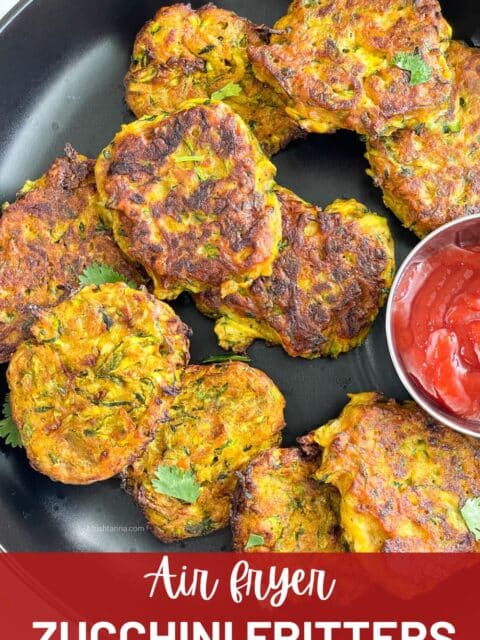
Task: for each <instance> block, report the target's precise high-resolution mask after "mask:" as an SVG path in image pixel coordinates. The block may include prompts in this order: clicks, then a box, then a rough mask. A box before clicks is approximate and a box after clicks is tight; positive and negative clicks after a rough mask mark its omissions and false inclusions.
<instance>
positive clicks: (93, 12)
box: [0, 0, 480, 551]
mask: <svg viewBox="0 0 480 640" xmlns="http://www.w3.org/2000/svg"><path fill="white" fill-rule="evenodd" d="M162 4H170V3H169V2H158V1H156V2H152V1H149V0H82V2H64V1H62V0H42V1H40V0H35V1H33V2H26V3H23V5H22V4H20V5H17V8H16V9H15V10H14V11H13V12H12V13H11V14H10V15H9V16H7V17H6V18H5V19H4V21H3V24H2V25H0V77H1V78H2V79H3V80H2V96H1V98H0V201H4V200H12V199H13V198H14V195H15V192H16V191H17V190H18V189H19V188H20V187H21V186H22V184H23V183H24V181H25V180H26V179H27V178H35V177H37V176H39V175H41V174H42V173H43V171H44V170H45V169H46V168H47V167H48V165H49V164H50V163H51V162H52V160H53V159H54V158H55V157H57V156H59V155H61V154H62V151H63V147H64V145H65V143H66V142H70V143H72V144H73V146H74V147H75V148H76V149H77V150H78V151H80V152H81V153H84V154H88V155H90V156H93V157H94V156H96V155H97V153H98V151H99V150H100V149H101V148H102V147H103V146H104V145H105V144H107V143H108V142H109V141H110V139H111V138H112V137H113V135H114V133H115V132H116V131H117V130H118V129H119V128H120V125H121V123H122V122H127V121H129V120H131V119H132V116H131V114H130V113H129V111H128V109H127V107H126V106H125V104H124V101H123V76H124V73H125V71H126V69H127V66H128V62H129V56H130V52H131V48H132V44H133V40H134V37H135V34H136V32H137V31H138V29H139V28H140V27H141V26H142V24H143V23H144V22H145V21H146V20H147V19H149V18H150V17H151V16H152V15H153V14H154V12H155V11H156V9H158V7H159V6H161V5H162ZM201 4H203V3H202V2H192V5H193V6H194V7H197V6H199V5H201ZM218 4H219V5H220V6H222V7H225V8H227V9H232V10H234V11H236V12H237V13H239V14H240V15H244V16H246V17H248V18H250V19H251V20H254V21H256V22H259V23H262V22H263V23H266V24H270V25H271V24H273V22H274V21H275V20H276V19H277V18H278V17H280V15H282V13H283V12H284V11H285V10H286V8H287V6H288V2H287V1H286V0H263V1H262V2H259V1H258V0H218ZM442 6H443V10H444V14H445V16H446V17H447V19H448V20H449V21H450V22H451V23H452V25H453V27H454V36H455V37H456V38H461V39H466V40H468V41H469V42H470V43H472V42H473V43H476V44H480V5H479V4H478V0H463V1H462V0H450V1H447V0H444V1H443V2H442ZM363 154H364V145H363V143H362V142H361V141H360V140H359V139H358V137H357V136H356V135H355V134H352V133H349V132H345V131H342V132H339V133H336V134H334V135H324V136H318V135H317V136H314V135H312V136H310V137H308V138H307V139H306V140H303V141H300V142H296V143H293V144H292V145H291V146H289V147H288V149H286V150H285V151H283V152H282V153H280V154H278V155H277V156H275V158H274V163H275V164H276V166H277V167H278V175H277V180H278V182H279V183H280V184H282V185H284V186H286V187H289V188H291V189H293V190H294V191H296V192H297V193H298V194H299V195H300V196H302V197H303V198H305V199H306V200H309V201H311V202H315V203H317V204H319V205H326V204H328V203H329V202H331V201H332V200H334V199H335V198H351V197H353V198H357V199H358V200H360V201H361V202H363V203H365V204H366V205H367V206H368V207H369V208H371V209H372V210H373V211H376V212H378V213H380V214H382V215H385V216H386V217H387V218H388V221H389V224H390V228H391V230H392V232H393V235H394V238H395V242H396V255H397V261H398V263H400V262H401V260H402V259H403V257H404V256H405V255H406V253H407V252H408V251H409V250H410V249H412V248H413V246H414V245H415V242H416V240H415V237H414V236H413V234H411V233H409V232H407V231H405V230H404V229H403V228H402V227H401V225H400V223H399V222H398V221H397V220H396V218H394V216H393V215H392V214H391V213H389V212H388V211H387V210H386V209H385V207H384V206H383V204H382V199H381V194H380V192H379V190H377V189H376V188H375V187H374V186H373V184H372V181H371V180H370V179H369V178H368V177H367V176H366V175H365V168H366V161H365V160H364V158H363ZM173 306H174V307H175V309H176V311H177V312H178V313H179V314H180V315H181V316H182V318H183V319H184V321H185V322H187V323H188V324H189V325H190V326H191V327H192V329H193V337H192V349H191V352H192V362H194V363H195V362H200V361H201V360H202V359H204V358H206V357H208V356H209V355H212V354H216V353H220V352H221V350H220V349H219V347H218V346H217V344H216V340H215V335H214V333H213V330H212V326H213V323H212V322H211V321H210V320H207V319H206V318H203V317H202V316H200V315H199V314H198V313H197V312H196V310H195V309H194V307H193V305H192V303H191V302H190V301H189V299H188V298H187V297H186V296H184V297H181V298H180V299H179V300H178V301H176V302H175V303H174V305H173ZM249 355H250V356H251V358H252V364H253V365H254V366H256V367H258V368H260V369H263V370H264V371H265V372H266V373H268V374H269V375H270V376H271V377H272V379H273V380H274V381H275V382H276V383H277V384H278V386H279V387H280V389H281V390H282V392H283V393H284V395H285V397H286V400H287V410H286V419H287V425H288V426H287V428H286V430H285V444H288V445H289V444H292V443H293V442H294V440H295V438H296V437H297V436H299V435H302V434H304V433H306V432H307V431H309V430H310V429H311V428H314V427H316V426H319V425H320V424H323V423H324V422H326V421H327V420H329V419H331V418H333V417H335V416H336V415H337V414H338V413H339V411H340V410H341V409H342V407H343V406H344V404H345V403H346V401H347V397H346V394H347V393H349V392H358V391H369V390H374V389H375V390H380V391H383V392H384V393H385V394H387V395H389V396H393V397H396V398H398V399H403V398H405V397H407V396H406V392H405V390H404V389H403V387H402V385H401V383H400V382H399V380H398V378H397V377H396V375H395V372H394V370H393V367H392V365H391V363H390V359H389V356H388V351H387V344H386V339H385V331H384V314H383V312H382V313H381V314H380V315H379V317H378V319H377V321H376V323H375V326H374V328H373V331H372V332H371V334H370V335H369V337H368V339H367V341H366V343H365V344H364V345H363V346H362V347H360V348H358V349H355V350H354V351H352V352H350V353H348V354H345V355H343V356H340V357H339V358H338V359H337V360H328V359H325V360H316V361H306V360H302V359H293V358H289V357H288V356H287V355H286V354H285V353H284V352H283V351H282V350H281V349H280V348H279V347H272V348H268V347H266V346H265V345H264V344H263V343H261V342H258V343H256V344H255V345H254V346H253V347H252V348H251V349H250V350H249ZM4 372H5V367H1V371H0V387H1V388H0V398H2V397H3V395H4V393H5V392H6V382H5V375H4ZM1 545H3V546H4V547H5V548H6V549H8V550H9V551H219V550H230V548H231V540H230V533H229V532H228V531H227V530H224V531H220V532H217V533H215V534H212V535H210V536H207V537H205V538H198V539H192V540H189V541H187V542H184V543H180V544H170V545H163V544H161V543H160V542H159V541H157V540H156V539H155V538H154V537H153V536H152V535H151V534H150V533H149V532H148V531H147V530H146V528H145V523H144V520H143V516H142V515H141V513H140V512H139V511H138V510H137V509H136V507H135V505H134V504H133V503H132V502H131V500H130V498H129V497H128V496H127V495H126V494H124V493H123V492H122V491H121V490H120V488H119V482H118V481H117V480H116V479H114V480H111V481H108V482H105V483H100V484H96V485H93V486H89V487H68V486H63V485H60V484H56V483H54V482H51V481H50V480H48V479H47V478H45V477H43V476H41V475H40V474H38V473H36V472H34V471H33V470H32V469H30V467H29V465H28V463H27V461H26V459H25V455H24V453H23V451H21V450H20V451H18V450H12V449H10V448H9V447H7V446H3V445H0V547H1Z"/></svg>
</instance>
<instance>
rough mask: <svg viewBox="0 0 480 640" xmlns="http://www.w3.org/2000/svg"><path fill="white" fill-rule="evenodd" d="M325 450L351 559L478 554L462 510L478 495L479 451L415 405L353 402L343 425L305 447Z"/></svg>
mask: <svg viewBox="0 0 480 640" xmlns="http://www.w3.org/2000/svg"><path fill="white" fill-rule="evenodd" d="M299 443H300V446H302V447H304V446H305V445H307V446H308V447H310V446H311V445H312V443H315V444H317V445H318V446H320V447H322V448H324V451H323V461H322V464H321V465H320V466H319V468H318V471H317V473H316V477H317V478H318V479H319V480H320V481H323V482H328V483H331V484H333V485H334V486H336V487H337V488H338V490H339V491H340V495H341V506H340V515H341V524H342V526H343V529H344V533H345V537H346V539H347V542H348V543H349V545H350V548H351V549H352V550H353V551H384V552H400V551H401V552H423V551H430V552H446V551H459V552H460V551H461V552H464V551H477V548H478V544H477V543H476V542H475V537H474V535H473V534H472V533H470V532H469V530H468V528H467V525H466V523H465V521H464V520H463V518H462V516H461V513H460V508H461V507H462V506H463V504H464V503H465V500H466V499H467V498H471V497H474V496H478V495H479V494H480V443H479V441H478V440H476V439H475V438H468V437H466V436H463V435H461V434H459V433H457V432H455V431H453V430H451V429H448V428H447V427H443V426H441V425H439V424H437V423H435V422H434V421H433V420H432V419H431V418H430V417H429V416H427V415H426V414H425V413H424V412H423V411H422V410H421V409H420V408H419V407H418V406H417V405H416V404H415V403H413V402H406V403H404V404H398V403H396V402H395V401H394V400H388V399H386V398H385V397H383V396H382V395H381V394H379V393H361V394H356V395H352V396H351V400H350V403H349V404H348V405H347V406H346V407H345V409H344V410H343V412H342V413H341V414H340V416H339V418H338V419H336V420H332V421H331V422H329V423H327V424H326V425H325V426H323V427H320V428H319V429H317V430H316V431H313V432H312V433H310V434H309V435H307V436H305V437H303V438H300V439H299Z"/></svg>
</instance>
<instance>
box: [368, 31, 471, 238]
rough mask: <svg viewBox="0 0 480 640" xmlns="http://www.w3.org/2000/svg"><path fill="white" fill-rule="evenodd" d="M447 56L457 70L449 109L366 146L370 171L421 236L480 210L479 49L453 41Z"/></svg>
mask: <svg viewBox="0 0 480 640" xmlns="http://www.w3.org/2000/svg"><path fill="white" fill-rule="evenodd" d="M447 60H448V62H449V64H450V66H451V67H452V69H453V70H454V74H455V79H454V85H453V90H452V94H451V102H450V109H449V111H448V113H447V114H446V115H445V116H444V117H441V118H438V119H436V120H434V121H432V120H429V121H427V122H426V123H424V124H420V125H418V126H417V127H416V128H415V129H404V130H400V131H396V132H395V133H393V134H392V135H391V136H389V137H375V138H370V140H369V141H368V144H367V155H366V157H367V159H368V161H369V162H370V166H371V169H370V170H369V171H367V173H368V174H369V175H371V176H372V177H373V178H374V180H375V183H376V184H377V186H379V187H380V188H381V189H382V191H383V199H384V201H385V204H386V205H387V207H389V208H390V209H391V210H392V211H393V213H394V214H395V215H396V216H398V218H400V220H401V221H402V223H403V224H404V225H405V226H406V227H408V228H409V229H411V230H412V231H414V232H415V233H416V234H417V235H418V236H419V237H423V236H425V235H426V234H427V233H430V231H433V230H434V229H436V228H437V227H439V226H441V225H442V224H444V223H445V222H448V221H449V220H453V219H454V218H459V217H461V216H464V215H467V214H472V213H479V212H480V105H479V100H478V97H479V95H480V50H479V49H474V48H472V47H467V46H466V45H463V44H461V43H459V42H452V44H451V46H450V49H449V50H448V52H447Z"/></svg>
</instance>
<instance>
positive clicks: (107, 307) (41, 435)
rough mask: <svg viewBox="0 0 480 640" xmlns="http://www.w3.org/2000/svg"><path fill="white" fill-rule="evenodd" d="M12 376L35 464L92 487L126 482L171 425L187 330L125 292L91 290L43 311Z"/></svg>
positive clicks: (150, 300) (18, 417)
mask: <svg viewBox="0 0 480 640" xmlns="http://www.w3.org/2000/svg"><path fill="white" fill-rule="evenodd" d="M31 334H32V338H31V340H28V341H26V342H23V343H22V344H21V345H20V346H19V348H18V349H17V351H16V352H15V354H14V356H13V357H12V360H11V361H10V365H9V367H8V372H7V378H8V384H9V387H10V392H11V395H10V402H11V408H12V415H13V418H14V420H15V422H16V424H17V425H18V428H19V431H20V435H21V438H22V443H23V445H24V447H25V450H26V452H27V456H28V458H29V460H30V463H31V465H32V466H33V467H34V468H35V469H37V470H38V471H40V472H41V473H44V474H46V475H48V476H49V477H50V478H52V479H53V480H58V481H60V482H65V483H69V484H89V483H91V482H95V481H97V480H105V479H106V478H110V477H111V476H114V475H115V474H117V473H119V472H120V471H121V470H122V469H123V468H124V467H125V466H126V465H127V464H129V463H130V462H131V461H132V460H133V459H135V458H136V457H137V456H138V455H140V453H141V452H142V451H143V449H144V448H145V446H146V445H147V443H148V442H149V441H150V440H151V439H152V438H153V436H154V435H155V431H156V429H157V428H158V426H159V425H160V423H161V422H162V421H164V420H165V419H166V411H167V410H168V408H169V406H170V405H171V403H172V401H173V397H174V396H175V395H176V394H177V393H178V391H179V388H180V383H181V377H182V374H183V369H184V367H185V365H186V363H187V361H188V340H187V338H186V335H187V327H186V326H185V325H184V324H183V323H182V322H181V321H180V319H179V318H178V317H177V316H176V315H175V314H174V312H173V311H172V309H171V308H170V307H169V306H168V305H166V304H165V303H163V302H160V301H159V300H156V299H155V298H154V297H153V296H151V295H149V294H148V293H146V292H144V291H138V290H135V289H131V288H130V287H128V286H127V285H126V284H124V283H116V284H104V285H101V286H100V287H94V286H90V287H85V288H83V289H81V290H80V291H79V292H78V293H77V294H76V295H74V296H73V297H72V298H70V299H68V300H65V301H63V302H62V303H60V304H59V305H58V306H56V307H54V308H52V309H48V310H44V311H42V312H41V314H40V318H39V319H38V320H37V321H36V322H35V324H34V325H33V326H32V327H31Z"/></svg>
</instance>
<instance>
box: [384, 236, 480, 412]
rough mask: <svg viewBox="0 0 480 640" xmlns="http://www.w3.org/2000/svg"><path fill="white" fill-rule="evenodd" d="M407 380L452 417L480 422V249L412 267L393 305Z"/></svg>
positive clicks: (450, 249)
mask: <svg viewBox="0 0 480 640" xmlns="http://www.w3.org/2000/svg"><path fill="white" fill-rule="evenodd" d="M392 323H393V326H392V329H393V338H394V342H395V344H396V348H397V353H398V356H399V357H400V359H401V360H402V362H403V365H404V367H405V370H406V372H407V375H409V376H410V377H411V378H412V379H413V381H414V382H416V385H417V386H419V387H420V388H422V389H423V390H424V391H425V392H426V393H427V394H428V395H429V396H430V397H432V398H433V399H434V400H436V401H437V403H438V404H439V405H440V406H441V407H442V408H443V409H444V410H446V411H448V412H449V413H453V414H455V415H457V416H459V417H462V418H467V419H470V420H479V421H480V245H474V246H463V247H462V246H458V245H456V244H453V243H452V244H449V245H447V246H445V247H444V248H442V249H441V250H439V251H437V252H435V253H432V254H431V255H430V256H429V257H427V258H426V259H425V260H423V261H422V262H416V263H415V262H414V263H412V264H411V265H410V266H409V267H408V268H407V270H406V272H405V274H404V276H403V280H402V281H401V282H400V286H399V287H398V288H397V291H396V294H395V299H394V301H393V305H392Z"/></svg>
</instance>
